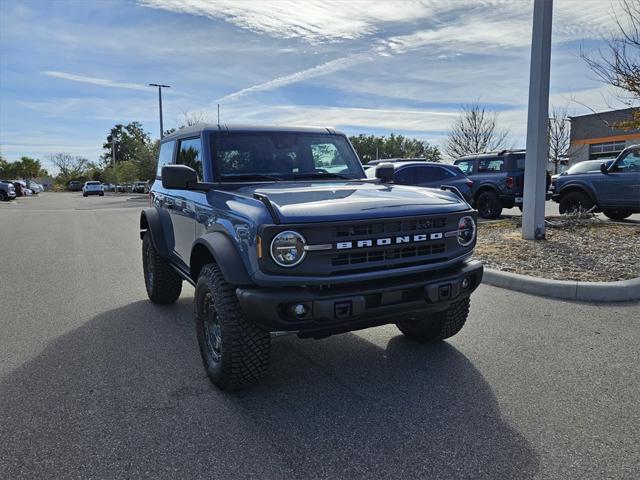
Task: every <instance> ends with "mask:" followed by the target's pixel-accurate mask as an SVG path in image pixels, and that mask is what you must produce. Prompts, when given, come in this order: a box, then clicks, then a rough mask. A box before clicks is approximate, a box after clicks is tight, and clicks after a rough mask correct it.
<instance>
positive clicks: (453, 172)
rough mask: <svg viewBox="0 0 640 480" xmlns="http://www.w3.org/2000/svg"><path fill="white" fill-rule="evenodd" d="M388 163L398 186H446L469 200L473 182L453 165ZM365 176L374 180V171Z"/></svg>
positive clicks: (419, 162)
mask: <svg viewBox="0 0 640 480" xmlns="http://www.w3.org/2000/svg"><path fill="white" fill-rule="evenodd" d="M389 163H391V164H392V165H393V168H394V172H393V182H394V183H396V184H398V185H414V186H416V187H430V188H439V187H440V186H442V185H448V186H451V187H455V188H457V189H458V191H459V192H460V193H462V195H463V196H464V198H465V199H466V200H467V201H470V200H471V189H472V187H473V180H471V179H469V178H467V176H466V175H465V174H464V173H462V172H461V171H460V169H459V168H458V167H456V166H455V165H448V164H446V163H436V162H426V161H424V160H402V159H394V160H393V161H391V162H389ZM378 164H381V163H378ZM366 174H367V177H369V178H375V169H373V168H370V169H368V170H367V171H366Z"/></svg>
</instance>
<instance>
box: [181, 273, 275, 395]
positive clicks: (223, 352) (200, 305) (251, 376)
mask: <svg viewBox="0 0 640 480" xmlns="http://www.w3.org/2000/svg"><path fill="white" fill-rule="evenodd" d="M194 307H195V315H196V335H197V337H198V345H199V347H200V354H201V356H202V363H203V364H204V368H205V370H206V372H207V375H208V376H209V379H210V380H211V382H212V383H213V384H215V385H216V386H218V388H220V389H221V390H226V391H231V390H239V389H241V388H244V387H246V386H249V385H251V384H253V383H255V382H257V381H258V380H259V379H260V378H261V377H262V376H263V375H264V374H265V373H266V371H267V369H268V367H269V356H270V355H271V335H270V334H269V332H265V331H263V330H261V329H260V328H258V327H257V326H256V325H255V324H253V323H252V322H251V321H249V320H248V319H247V318H245V316H244V314H243V313H242V309H241V308H240V305H239V303H238V298H237V297H236V292H235V288H234V287H233V285H231V284H229V283H227V281H226V280H225V279H224V276H223V275H222V272H221V271H220V268H219V267H218V265H216V264H215V263H210V264H208V265H205V266H204V267H203V268H202V270H201V272H200V276H199V277H198V283H196V291H195V296H194Z"/></svg>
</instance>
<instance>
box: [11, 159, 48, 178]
mask: <svg viewBox="0 0 640 480" xmlns="http://www.w3.org/2000/svg"><path fill="white" fill-rule="evenodd" d="M47 175H48V172H47V171H46V170H43V168H42V165H41V164H40V160H35V159H33V158H30V157H22V158H21V159H20V160H17V161H15V162H7V161H6V160H4V159H2V161H0V176H1V177H3V178H25V179H27V178H35V177H43V176H47Z"/></svg>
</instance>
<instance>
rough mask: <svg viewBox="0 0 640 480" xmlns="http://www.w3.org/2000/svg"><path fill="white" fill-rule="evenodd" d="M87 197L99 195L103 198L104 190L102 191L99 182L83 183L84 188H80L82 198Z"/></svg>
mask: <svg viewBox="0 0 640 480" xmlns="http://www.w3.org/2000/svg"><path fill="white" fill-rule="evenodd" d="M89 195H100V196H101V197H103V196H104V190H103V189H102V184H101V183H100V182H84V187H82V196H83V197H87V196H89Z"/></svg>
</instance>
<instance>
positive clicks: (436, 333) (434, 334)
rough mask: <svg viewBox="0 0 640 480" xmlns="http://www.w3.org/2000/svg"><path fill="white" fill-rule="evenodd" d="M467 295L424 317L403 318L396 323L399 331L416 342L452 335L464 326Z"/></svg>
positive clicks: (467, 309)
mask: <svg viewBox="0 0 640 480" xmlns="http://www.w3.org/2000/svg"><path fill="white" fill-rule="evenodd" d="M470 305H471V299H470V298H469V297H467V298H465V299H464V300H460V301H459V302H456V303H452V304H451V305H450V306H449V308H448V309H446V310H444V311H442V312H436V313H432V314H429V315H427V317H426V318H421V319H411V320H403V321H401V322H398V323H396V326H397V327H398V329H400V331H401V332H402V333H403V334H404V335H405V336H407V337H409V338H410V339H411V340H415V341H416V342H420V343H426V342H436V341H440V340H444V339H445V338H449V337H453V336H454V335H455V334H456V333H458V332H459V331H460V330H461V329H462V327H464V324H465V322H466V321H467V316H468V315H469V306H470Z"/></svg>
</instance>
